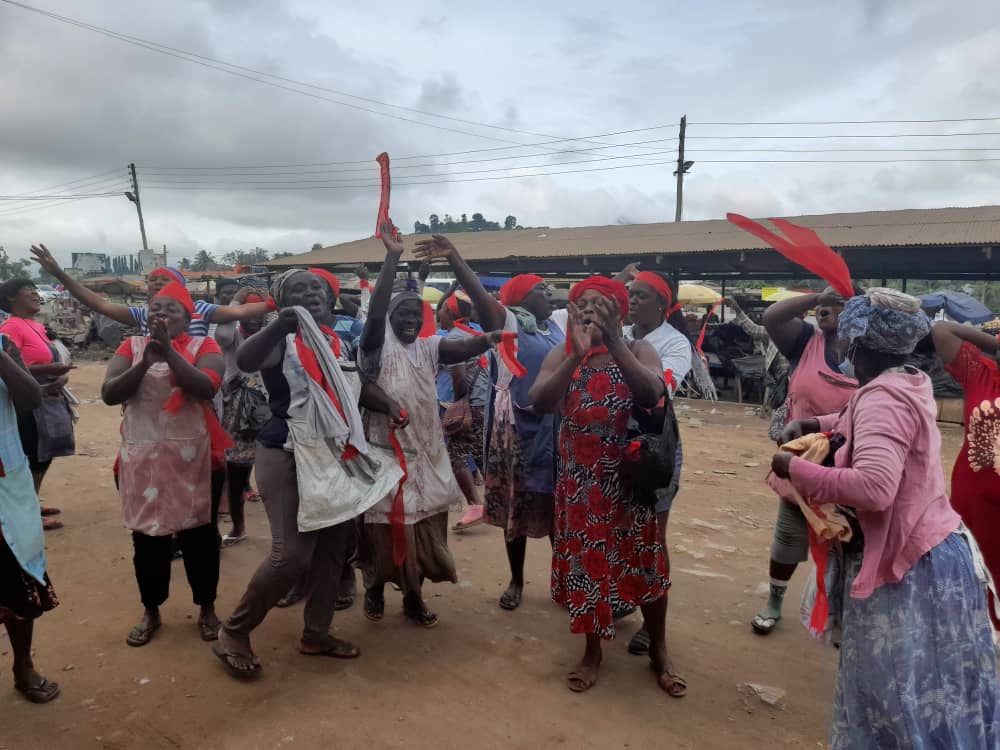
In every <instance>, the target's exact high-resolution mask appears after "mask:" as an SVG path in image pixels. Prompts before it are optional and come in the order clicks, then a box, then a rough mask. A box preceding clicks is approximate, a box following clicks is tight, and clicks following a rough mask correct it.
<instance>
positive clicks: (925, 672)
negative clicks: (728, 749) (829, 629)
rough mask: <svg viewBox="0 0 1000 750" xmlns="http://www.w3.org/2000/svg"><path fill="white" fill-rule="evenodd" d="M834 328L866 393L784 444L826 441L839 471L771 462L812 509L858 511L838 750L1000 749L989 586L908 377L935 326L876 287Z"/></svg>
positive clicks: (927, 395)
mask: <svg viewBox="0 0 1000 750" xmlns="http://www.w3.org/2000/svg"><path fill="white" fill-rule="evenodd" d="M838 330H839V338H840V340H841V341H842V342H843V343H844V344H846V345H847V357H848V361H850V362H851V363H852V364H853V366H854V371H855V372H856V373H857V377H858V380H859V382H860V388H859V389H858V390H857V391H856V392H855V393H854V394H853V395H852V396H851V398H850V399H849V401H848V403H847V407H846V408H845V409H844V410H843V411H842V412H841V413H840V414H839V415H838V414H831V415H817V416H816V417H815V418H807V419H804V420H798V421H795V422H792V423H790V424H789V425H788V427H787V428H786V430H785V434H784V435H783V439H785V440H786V441H787V440H791V439H793V438H796V437H800V436H801V435H803V434H805V433H812V432H820V431H822V432H827V433H834V435H835V436H839V437H840V438H842V441H843V444H842V446H841V447H840V448H839V449H837V450H836V452H835V454H834V465H833V466H824V465H820V464H815V463H810V462H809V461H807V460H806V459H803V458H798V457H793V456H792V454H791V453H788V452H781V453H778V454H776V455H775V457H774V460H773V462H772V469H773V471H774V473H775V474H777V475H778V476H779V477H782V478H784V479H787V480H789V481H790V482H791V484H792V485H793V486H794V487H795V489H796V490H797V491H798V492H799V493H800V494H801V495H802V496H803V497H805V498H808V499H809V501H810V502H811V503H815V504H817V505H819V504H822V503H837V504H839V505H841V506H846V507H847V508H849V509H853V510H854V512H855V513H856V518H857V524H856V525H857V528H856V532H855V533H856V536H857V537H858V541H860V543H858V541H855V540H852V541H851V543H850V544H847V545H845V546H844V548H843V550H844V552H843V554H844V557H843V559H844V565H843V577H844V595H843V599H842V601H840V602H831V612H833V611H834V609H835V607H837V606H838V605H839V608H840V615H839V616H840V620H841V627H842V631H843V632H842V638H841V642H840V668H839V670H838V673H837V691H836V700H835V705H834V714H833V738H832V747H833V748H834V750H848V749H850V750H853V749H854V748H903V747H905V748H932V747H933V748H995V747H1000V717H998V715H997V706H998V700H1000V686H998V683H997V663H996V657H995V654H994V650H993V639H992V630H991V628H990V623H989V619H988V618H987V614H986V595H985V584H984V582H983V580H982V578H981V577H980V576H979V575H978V574H977V573H978V571H977V566H976V565H975V564H974V557H973V550H974V548H973V546H972V545H974V542H972V541H971V536H970V535H969V534H968V532H966V531H965V530H964V528H963V527H962V526H961V519H960V518H959V516H958V514H957V513H956V512H955V511H954V510H953V509H952V508H951V505H950V504H949V501H948V495H947V490H946V486H945V479H944V473H943V471H942V469H941V435H940V433H939V431H938V427H937V423H936V414H937V407H936V404H935V401H934V394H933V389H932V387H931V381H930V378H928V377H927V375H925V374H924V373H922V372H920V371H919V370H916V369H914V368H911V367H908V366H904V361H905V359H906V355H907V354H909V353H911V352H912V351H913V349H914V347H915V346H916V344H917V342H918V341H919V340H920V339H921V338H923V337H924V336H926V335H927V334H928V332H929V331H930V321H929V320H928V319H927V316H926V315H925V314H924V313H923V311H922V310H921V309H920V301H919V300H917V299H915V298H914V297H910V296H909V295H906V294H902V293H900V292H896V291H894V290H891V289H871V290H869V291H868V292H867V294H865V295H861V296H856V297H852V298H851V299H850V300H848V301H847V304H846V305H845V306H844V309H843V312H841V314H840V320H839V323H838ZM831 442H834V441H833V440H831ZM837 442H840V440H838V441H837Z"/></svg>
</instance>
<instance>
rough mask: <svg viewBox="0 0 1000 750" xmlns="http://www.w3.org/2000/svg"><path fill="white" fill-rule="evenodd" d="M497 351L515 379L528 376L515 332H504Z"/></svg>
mask: <svg viewBox="0 0 1000 750" xmlns="http://www.w3.org/2000/svg"><path fill="white" fill-rule="evenodd" d="M508 283H509V282H508ZM497 349H498V350H499V351H500V359H501V360H503V363H504V365H505V366H506V367H507V369H508V370H510V371H511V374H513V376H514V377H515V378H523V377H524V376H525V375H527V374H528V370H527V368H525V366H524V365H522V364H521V362H520V361H519V360H518V358H517V334H516V333H515V332H514V331H504V332H503V333H502V334H501V336H500V346H498V347H497Z"/></svg>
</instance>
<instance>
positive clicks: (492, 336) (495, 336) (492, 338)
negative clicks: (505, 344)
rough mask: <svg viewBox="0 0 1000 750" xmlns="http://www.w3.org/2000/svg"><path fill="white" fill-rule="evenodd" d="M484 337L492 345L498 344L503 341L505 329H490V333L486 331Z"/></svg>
mask: <svg viewBox="0 0 1000 750" xmlns="http://www.w3.org/2000/svg"><path fill="white" fill-rule="evenodd" d="M483 338H485V339H486V341H487V343H489V345H490V346H498V345H499V344H500V342H501V341H503V331H490V332H489V333H484V334H483Z"/></svg>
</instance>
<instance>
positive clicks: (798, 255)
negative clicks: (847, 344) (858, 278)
mask: <svg viewBox="0 0 1000 750" xmlns="http://www.w3.org/2000/svg"><path fill="white" fill-rule="evenodd" d="M726 219H727V220H728V221H729V223H730V224H733V225H735V226H737V227H739V228H740V229H742V230H744V231H746V232H749V233H750V234H752V235H754V236H755V237H757V238H758V239H761V240H763V241H764V242H766V243H767V244H768V245H770V246H771V247H773V248H774V249H775V250H777V251H778V252H779V253H781V254H782V255H784V256H785V257H786V258H788V259H789V260H790V261H792V262H793V263H796V264H798V265H800V266H802V267H803V268H805V269H807V270H809V271H812V272H813V273H814V274H816V275H817V276H819V277H820V278H821V279H825V280H826V282H827V283H828V284H829V285H830V286H831V287H833V289H834V291H836V292H837V294H839V295H840V296H841V297H844V298H845V299H847V298H848V297H853V296H854V284H853V283H852V282H851V271H850V269H849V268H848V267H847V264H846V263H845V262H844V259H843V258H841V257H840V256H839V255H837V253H835V252H834V251H833V250H832V249H831V248H830V246H829V245H827V244H826V243H825V242H823V240H821V239H820V238H819V235H818V234H816V232H814V231H813V230H812V229H807V228H806V227H800V226H798V225H796V224H792V222H790V221H786V220H785V219H771V223H772V224H774V226H776V227H777V228H778V229H779V230H781V231H782V232H784V233H785V235H786V237H787V239H786V238H785V237H782V236H781V235H779V234H775V233H774V232H772V231H771V230H770V229H768V228H767V227H765V226H764V225H762V224H760V223H758V222H756V221H753V220H752V219H748V218H747V217H746V216H741V215H740V214H733V213H729V214H726Z"/></svg>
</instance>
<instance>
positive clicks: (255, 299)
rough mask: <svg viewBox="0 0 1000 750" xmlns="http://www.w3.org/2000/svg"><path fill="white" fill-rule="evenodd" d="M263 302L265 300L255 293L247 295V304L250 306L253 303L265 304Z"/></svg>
mask: <svg viewBox="0 0 1000 750" xmlns="http://www.w3.org/2000/svg"><path fill="white" fill-rule="evenodd" d="M263 301H264V298H263V297H261V296H260V295H259V294H256V293H255V292H251V293H250V294H248V295H247V298H246V302H247V304H250V303H251V302H263Z"/></svg>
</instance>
